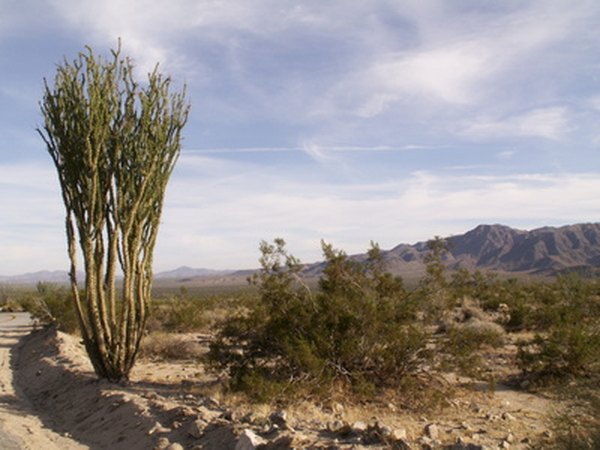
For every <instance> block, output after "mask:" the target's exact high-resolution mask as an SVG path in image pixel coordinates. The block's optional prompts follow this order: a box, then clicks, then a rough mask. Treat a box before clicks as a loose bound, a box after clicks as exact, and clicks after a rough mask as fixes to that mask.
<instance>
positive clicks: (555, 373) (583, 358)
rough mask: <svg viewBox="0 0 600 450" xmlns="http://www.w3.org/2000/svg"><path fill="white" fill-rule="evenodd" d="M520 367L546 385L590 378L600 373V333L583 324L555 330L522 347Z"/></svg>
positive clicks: (519, 357) (519, 356)
mask: <svg viewBox="0 0 600 450" xmlns="http://www.w3.org/2000/svg"><path fill="white" fill-rule="evenodd" d="M518 359H519V366H520V368H521V369H522V370H523V371H524V372H525V373H527V374H532V375H534V376H535V377H537V378H542V379H544V381H552V380H560V379H562V378H568V377H576V376H582V375H588V374H590V373H598V372H599V371H600V330H597V329H596V330H593V329H590V328H588V327H585V326H582V325H580V324H572V325H566V324H563V325H561V326H558V327H555V328H554V329H553V330H552V331H550V332H549V333H548V334H547V335H546V336H542V335H540V334H538V335H536V337H535V339H534V341H533V343H527V344H522V345H521V346H520V349H519V354H518Z"/></svg>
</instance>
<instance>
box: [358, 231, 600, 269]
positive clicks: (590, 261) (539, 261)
mask: <svg viewBox="0 0 600 450" xmlns="http://www.w3.org/2000/svg"><path fill="white" fill-rule="evenodd" d="M445 239H446V241H447V242H448V244H449V247H450V252H449V254H448V255H447V258H446V260H445V263H446V265H447V267H448V268H449V269H459V268H466V269H469V270H476V269H479V270H489V271H498V272H513V273H517V272H521V273H528V274H536V275H556V274H557V273H561V272H564V271H568V270H570V269H572V270H573V271H579V272H585V271H586V270H587V269H598V268H600V224H599V223H594V224H577V225H567V226H563V227H559V228H554V227H544V228H538V229H535V230H531V231H525V230H518V229H514V228H510V227H507V226H504V225H479V226H478V227H476V228H474V229H473V230H471V231H468V232H466V233H464V234H461V235H455V236H449V237H447V238H445ZM427 253H428V249H427V243H426V242H418V243H416V244H413V245H408V244H400V245H398V246H396V247H394V248H393V249H391V250H389V251H384V252H383V257H384V259H385V261H386V262H387V267H388V270H390V271H391V272H393V273H396V274H400V275H402V274H410V273H418V272H422V271H423V270H424V262H423V259H424V257H425V255H426V254H427ZM357 257H358V258H364V255H358V256H357Z"/></svg>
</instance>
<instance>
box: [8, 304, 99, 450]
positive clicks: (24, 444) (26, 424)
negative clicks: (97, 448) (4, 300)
mask: <svg viewBox="0 0 600 450" xmlns="http://www.w3.org/2000/svg"><path fill="white" fill-rule="evenodd" d="M30 331H31V326H30V320H29V315H28V314H25V313H15V314H12V313H0V448H3V449H31V450H38V449H40V448H44V449H45V450H54V449H60V450H81V449H87V448H88V447H86V446H83V445H81V444H78V443H76V442H75V441H73V440H71V439H68V438H66V437H64V436H61V435H59V434H57V433H55V432H53V431H52V430H50V429H48V428H46V427H45V426H44V424H43V423H42V422H41V421H40V420H39V418H38V417H37V416H35V415H34V413H33V410H32V408H31V405H30V404H29V402H28V401H27V400H25V398H24V396H23V395H21V392H19V390H18V388H17V389H15V384H14V380H13V367H12V366H13V364H12V361H11V352H12V350H13V349H14V348H15V347H16V346H17V344H18V343H19V340H20V339H21V338H23V337H24V336H26V335H27V334H28V333H29V332H30Z"/></svg>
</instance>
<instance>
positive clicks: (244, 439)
mask: <svg viewBox="0 0 600 450" xmlns="http://www.w3.org/2000/svg"><path fill="white" fill-rule="evenodd" d="M265 443H266V442H265V440H264V439H263V438H261V437H260V436H259V435H257V434H256V433H254V431H252V430H248V429H246V430H244V431H242V434H240V437H239V438H238V441H237V443H236V444H235V450H255V449H256V448H257V447H258V446H259V445H263V444H265Z"/></svg>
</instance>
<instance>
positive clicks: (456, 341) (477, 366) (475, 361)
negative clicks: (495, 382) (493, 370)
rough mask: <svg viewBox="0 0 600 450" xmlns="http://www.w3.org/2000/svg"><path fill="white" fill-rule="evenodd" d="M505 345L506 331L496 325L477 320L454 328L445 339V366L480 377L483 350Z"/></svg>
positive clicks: (443, 347) (443, 349) (443, 348)
mask: <svg viewBox="0 0 600 450" xmlns="http://www.w3.org/2000/svg"><path fill="white" fill-rule="evenodd" d="M503 343H504V330H503V329H502V327H501V326H499V325H497V324H495V323H490V322H483V321H480V320H475V321H471V322H468V323H466V324H464V325H461V326H454V327H452V328H450V330H449V331H448V332H447V333H446V336H444V339H443V345H442V351H443V353H444V354H445V356H446V358H444V361H443V365H444V366H445V367H446V368H451V369H456V370H458V371H459V372H460V373H463V374H465V375H468V376H475V375H478V374H479V372H480V371H481V369H482V363H483V360H482V358H481V350H482V349H484V348H485V347H492V348H497V347H500V346H501V345H502V344H503Z"/></svg>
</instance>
